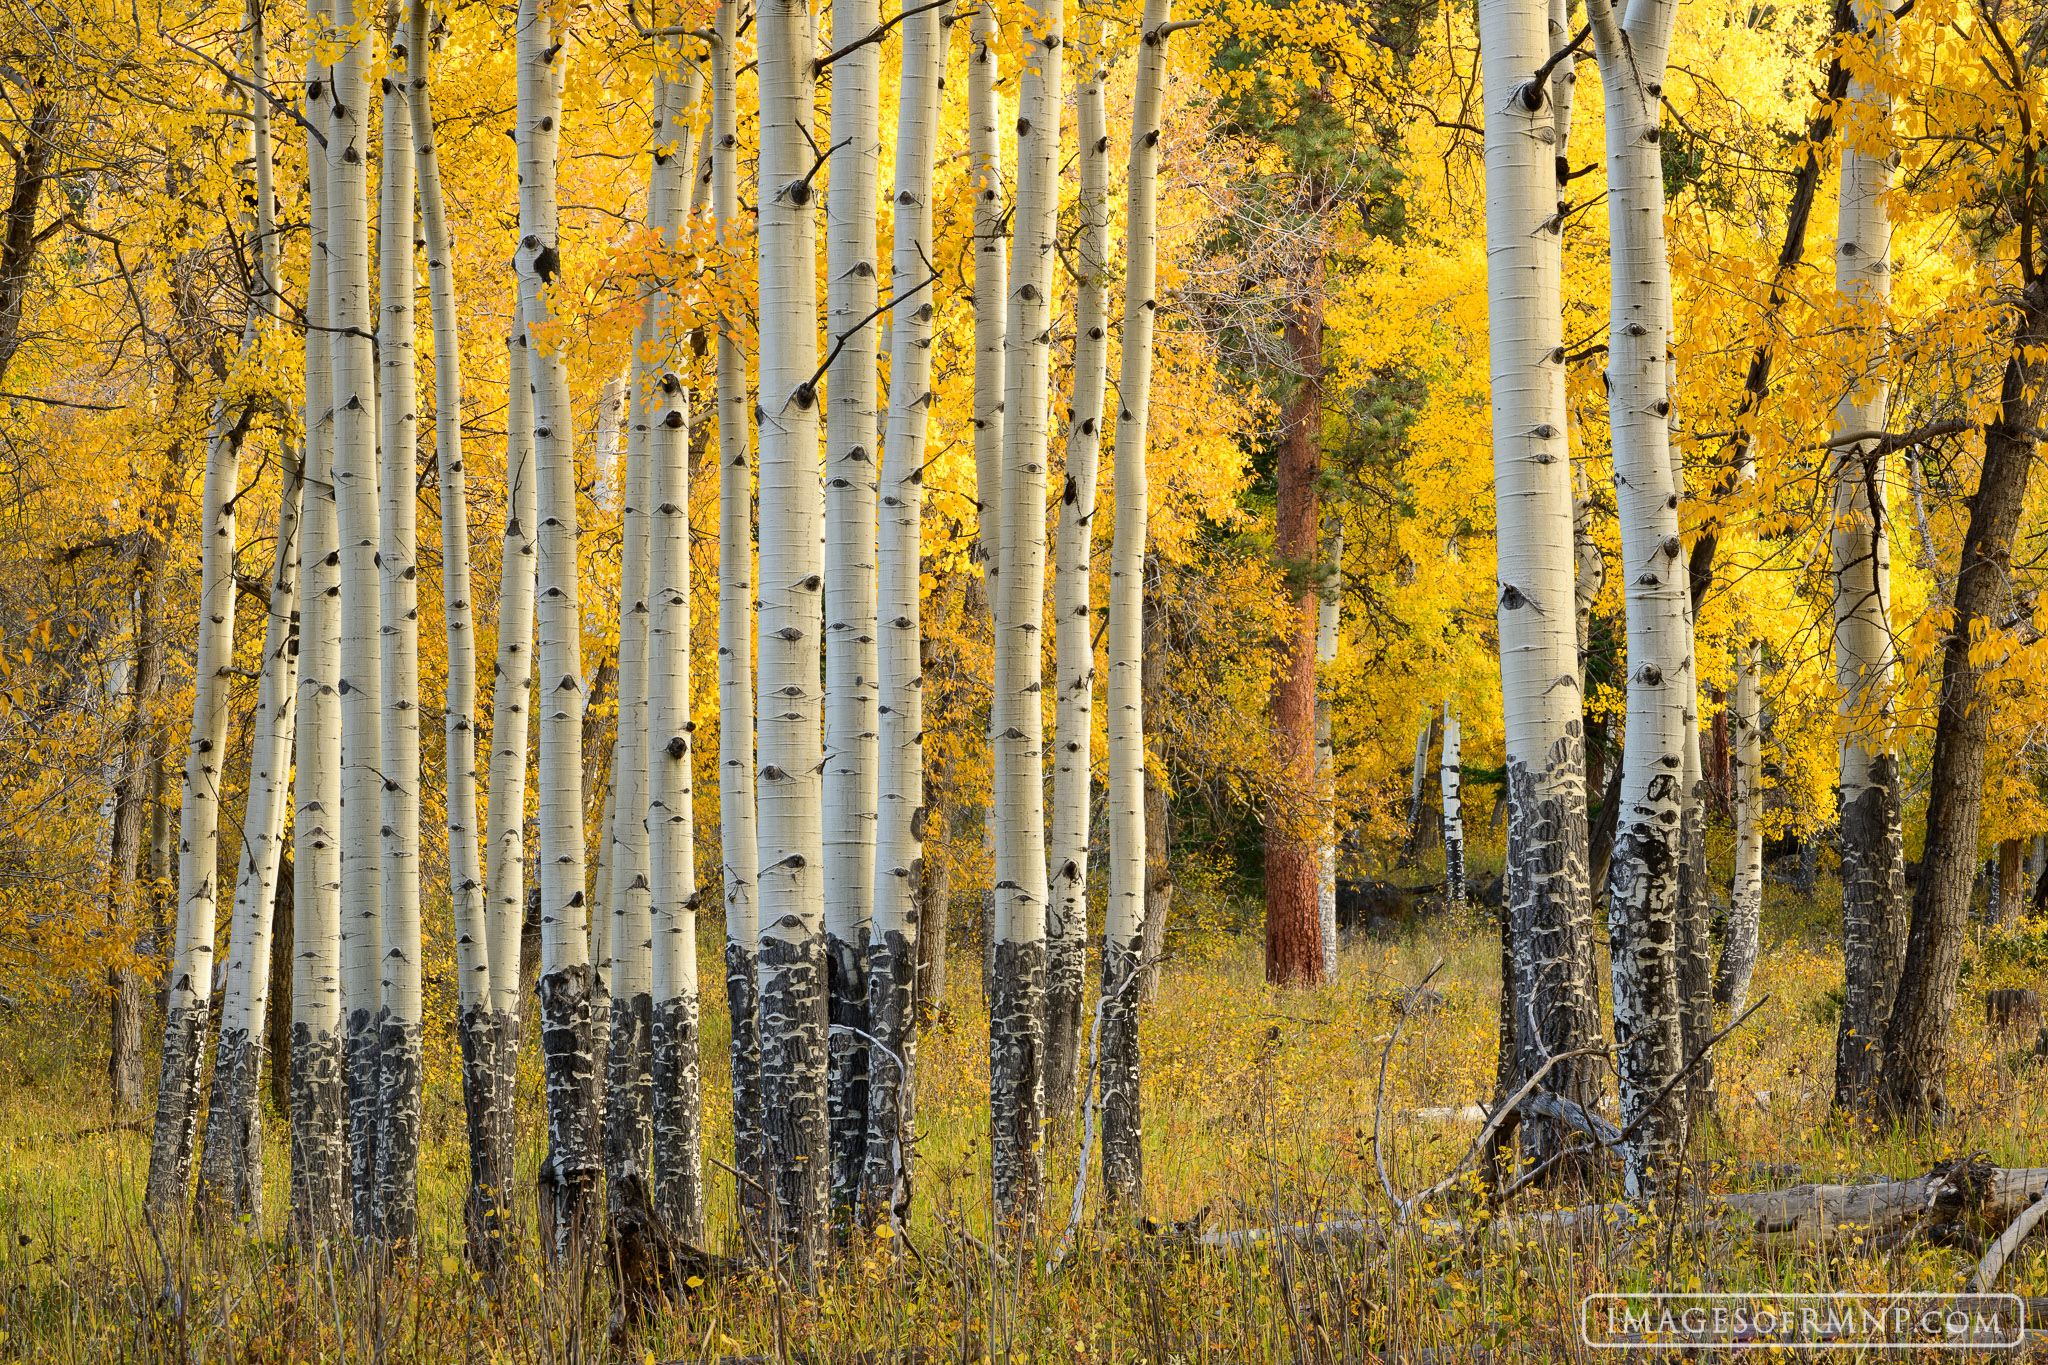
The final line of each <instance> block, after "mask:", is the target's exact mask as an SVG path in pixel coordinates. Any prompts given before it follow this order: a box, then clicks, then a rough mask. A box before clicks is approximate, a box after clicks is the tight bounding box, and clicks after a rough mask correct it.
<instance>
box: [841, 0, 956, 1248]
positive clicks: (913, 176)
mask: <svg viewBox="0 0 2048 1365" xmlns="http://www.w3.org/2000/svg"><path fill="white" fill-rule="evenodd" d="M947 24H948V21H947V20H945V19H944V18H942V17H941V16H940V15H939V14H938V13H937V12H936V11H927V12H926V13H923V14H916V15H912V16H911V17H910V18H908V19H906V20H904V22H903V78H902V84H901V86H900V87H899V90H898V95H897V104H896V192H895V195H894V196H893V198H892V200H891V202H892V203H893V204H894V206H895V252H894V258H893V260H892V261H891V263H890V290H891V294H892V296H893V297H894V298H895V299H896V300H897V302H896V306H895V317H894V320H893V325H892V328H891V331H890V338H889V342H890V356H889V417H888V426H887V429H886V431H885V433H884V436H883V441H882V481H881V488H880V501H881V524H880V531H879V535H880V539H879V542H878V545H877V558H876V565H877V575H878V577H877V582H878V593H879V598H878V610H879V615H880V628H881V645H880V649H879V650H878V657H877V665H878V668H877V675H878V682H877V684H876V688H875V691H876V700H877V707H876V711H877V720H878V723H879V730H880V734H879V743H878V745H877V753H878V756H879V759H880V765H879V771H878V774H877V777H878V798H879V799H878V801H877V809H878V816H877V821H876V826H877V827H876V831H875V870H874V900H873V904H874V924H873V931H872V933H871V935H870V938H869V945H868V978H867V984H868V1001H867V1030H868V1032H869V1034H870V1035H872V1037H873V1039H874V1042H873V1044H872V1045H871V1046H870V1048H869V1053H868V1091H867V1121H868V1130H867V1133H866V1135H865V1138H866V1140H865V1143H864V1152H863V1154H864V1160H865V1169H864V1171H863V1173H862V1187H863V1188H862V1194H861V1201H862V1203H861V1216H862V1218H863V1219H864V1220H865V1221H867V1222H872V1223H882V1222H887V1223H888V1224H889V1225H891V1226H896V1225H898V1224H900V1223H901V1222H902V1221H903V1220H905V1219H906V1218H907V1217H908V1215H909V1211H910V1190H911V1183H910V1161H911V1152H912V1145H913V1144H912V1138H913V1134H914V1124H913V1122H912V1115H913V1112H914V1101H915V1098H916V1091H915V1085H916V1063H915V1061H914V1058H915V1057H916V1055H917V1016H916V1012H915V1002H916V992H915V990H914V986H915V984H916V981H915V978H916V972H917V943H918V933H919V931H920V929H921V928H923V926H922V925H920V923H919V907H920V901H919V897H920V896H921V895H922V893H923V889H924V881H925V860H924V831H925V820H926V814H927V813H926V809H925V791H924V663H923V651H922V648H921V646H922V643H923V637H924V626H923V619H924V618H923V611H922V598H923V588H922V582H923V579H922V563H921V557H922V553H923V536H922V526H923V517H924V462H925V433H926V430H927V428H928V427H929V425H930V413H931V399H932V390H931V377H932V359H931V347H932V314H933V300H934V298H935V295H934V294H933V293H932V292H931V286H932V284H933V283H934V281H932V280H931V279H930V278H929V276H930V274H931V272H930V271H929V270H928V269H927V268H926V265H925V263H926V262H927V261H929V260H930V259H931V254H932V165H933V153H934V151H935V149H936V147H937V145H938V135H939V120H940V114H941V106H940V103H939V90H940V86H941V83H942V82H943V80H944V72H945V66H946V46H947V42H946V40H947V37H948V32H947Z"/></svg>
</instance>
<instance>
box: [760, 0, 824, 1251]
mask: <svg viewBox="0 0 2048 1365" xmlns="http://www.w3.org/2000/svg"><path fill="white" fill-rule="evenodd" d="M755 15H756V18H755V25H754V27H755V32H756V34H757V35H758V43H759V52H760V59H759V62H760V86H761V150H760V178H759V182H758V184H759V188H758V193H757V196H756V199H755V202H756V204H757V205H758V210H757V212H758V219H759V228H758V232H757V238H756V239H757V243H758V250H759V254H760V290H761V293H760V314H759V317H760V337H761V342H760V345H761V352H760V353H761V370H760V395H761V398H760V408H759V412H758V418H759V422H760V428H761V455H760V461H761V463H760V478H761V489H760V496H761V532H760V534H761V583H760V596H759V601H760V615H759V618H758V637H757V649H758V655H757V658H758V663H757V665H756V667H757V668H758V669H759V682H758V686H759V688H760V693H759V695H760V697H761V701H762V707H761V714H760V727H759V745H760V760H759V761H760V767H759V769H758V773H759V777H760V790H759V797H758V802H759V824H758V826H757V828H756V831H755V837H756V841H757V855H756V856H757V858H758V866H759V869H760V873H759V875H760V885H759V888H758V894H759V897H760V901H759V904H760V912H759V913H760V941H759V954H760V956H759V959H758V964H757V967H756V971H757V980H758V982H759V989H760V1021H761V1039H760V1047H761V1099H760V1114H761V1123H762V1135H763V1141H764V1143H765V1144H766V1149H767V1155H766V1166H767V1169H768V1181H767V1184H768V1186H769V1189H770V1190H771V1192H772V1200H771V1208H770V1209H769V1221H770V1230H771V1235H772V1236H773V1237H774V1238H775V1239H777V1240H778V1241H779V1242H780V1244H781V1245H783V1246H784V1247H786V1248H788V1249H789V1250H790V1251H791V1252H792V1253H794V1259H795V1261H796V1264H797V1267H798V1271H799V1273H800V1274H802V1275H806V1276H808V1275H810V1274H812V1273H813V1272H814V1271H816V1270H818V1269H822V1266H823V1257H824V1233H825V1211H826V1197H827V1190H828V1187H829V1178H828V1177H829V1165H830V1149H829V1147H828V1146H827V1140H828V1134H827V1128H826V1095H825V1061H826V1034H825V1004H826V995H825V970H826V968H825V962H824V928H825V926H824V915H825V888H824V883H823V878H822V872H823V856H824V830H823V826H822V815H823V812H822V809H821V800H820V788H821V786H822V784H821V782H820V779H819V772H820V769H821V767H822V765H823V762H824V753H823V745H822V739H821V735H820V731H819V723H820V719H821V716H820V712H821V709H822V708H821V705H820V701H821V698H820V696H819V680H818V656H819V651H820V647H821V644H822V642H821V641H820V640H819V638H818V637H819V635H820V633H821V630H822V625H823V622H822V618H821V612H820V608H821V605H822V602H821V594H820V591H819V590H820V588H821V587H822V586H823V578H822V574H823V570H824V554H823V550H824V544H823V537H822V535H821V531H822V529H823V528H822V525H821V518H822V515H823V503H824V490H823V488H822V487H821V486H820V479H819V471H818V403H817V392H816V390H815V389H813V387H812V384H813V382H814V379H815V376H816V373H817V368H818V343H817V330H816V325H817V316H818V307H817V279H816V276H817V270H816V258H817V246H816V225H815V222H814V220H813V217H812V210H813V204H812V199H813V182H812V180H811V179H810V173H811V169H812V166H813V162H814V158H813V156H812V153H811V142H810V138H809V128H810V123H811V106H812V89H813V85H814V81H813V77H812V68H811V61H812V46H813V43H814V41H815V39H814V37H813V30H812V20H811V9H810V3H809V0H765V3H761V4H759V5H758V6H757V8H756V10H755Z"/></svg>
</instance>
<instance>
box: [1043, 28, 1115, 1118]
mask: <svg viewBox="0 0 2048 1365" xmlns="http://www.w3.org/2000/svg"><path fill="white" fill-rule="evenodd" d="M1082 60H1083V62H1084V71H1085V75H1084V77H1083V79H1082V81H1081V84H1080V86H1079V88H1078V89H1077V90H1076V91H1075V93H1074V111H1075V115H1076V123H1077V125H1078V126H1077V130H1076V131H1077V132H1078V134H1079V142H1080V146H1079V149H1078V155H1079V158H1080V181H1081V183H1080V197H1079V202H1078V204H1077V206H1076V207H1077V211H1078V217H1079V219H1080V221H1079V223H1078V225H1077V227H1076V229H1075V234H1074V259H1075V264H1076V265H1077V266H1078V267H1079V275H1080V278H1079V281H1078V282H1077V284H1076V285H1075V290H1076V297H1075V301H1074V387H1073V392H1072V393H1071V395H1070V396H1069V401H1068V405H1067V406H1068V413H1069V415H1068V418H1067V471H1066V481H1065V484H1064V486H1063V487H1062V488H1061V490H1060V511H1059V517H1060V526H1059V534H1058V537H1057V539H1056V540H1055V542H1054V547H1053V565H1054V567H1053V647H1054V655H1055V658H1054V665H1053V678H1054V683H1055V691H1054V697H1053V706H1054V723H1055V729H1054V736H1055V740H1054V745H1053V774H1052V829H1051V833H1050V835H1049V838H1048V847H1047V854H1048V862H1047V866H1048V868H1049V870H1050V872H1051V895H1052V899H1051V901H1050V902H1049V903H1048V905H1047V908H1046V924H1045V939H1046V955H1045V1108H1046V1114H1047V1116H1048V1119H1049V1120H1050V1121H1051V1122H1052V1123H1053V1125H1054V1128H1053V1131H1054V1133H1055V1135H1057V1134H1058V1133H1060V1132H1062V1131H1065V1128H1066V1123H1067V1121H1068V1120H1070V1119H1072V1118H1074V1117H1075V1113H1074V1107H1075V1105H1076V1104H1077V1103H1078V1102H1079V1099H1080V1084H1081V1010H1082V1000H1083V997H1084V996H1085V995H1086V993H1087V990H1086V987H1087V976H1088V845H1089V831H1088V818H1089V815H1090V812H1091V798H1092V796H1093V794H1094V792H1093V787H1094V782H1093V775H1094V768H1093V766H1092V765H1093V760H1094V739H1095V636H1094V626H1095V623H1094V621H1093V620H1092V619H1091V618H1090V615H1089V606H1090V603H1089V591H1090V586H1091V584H1090V572H1091V570H1092V569H1093V567H1094V565H1093V552H1094V546H1095V485H1096V467H1097V464H1098V462H1099V461H1098V457H1099V456H1100V454H1101V448H1102V401H1103V393H1104V390H1105V389H1106V388H1107V386H1108V380H1109V260H1108V258H1109V127H1108V117H1107V115H1106V114H1105V112H1104V110H1103V98H1102V85H1103V80H1104V77H1105V74H1106V73H1105V70H1104V66H1105V64H1106V62H1107V61H1108V53H1107V52H1106V51H1105V50H1104V48H1103V25H1102V22H1101V20H1100V19H1091V20H1090V21H1089V33H1088V38H1087V41H1086V42H1085V44H1084V45H1083V52H1082Z"/></svg>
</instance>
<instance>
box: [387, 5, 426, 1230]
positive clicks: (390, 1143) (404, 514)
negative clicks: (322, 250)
mask: <svg viewBox="0 0 2048 1365" xmlns="http://www.w3.org/2000/svg"><path fill="white" fill-rule="evenodd" d="M426 3H427V0H402V3H394V5H393V7H392V9H391V11H390V13H389V17H388V19H387V21H386V22H387V23H388V24H389V25H390V29H389V33H388V42H389V48H390V62H389V74H387V75H386V76H385V78H384V147H383V155H382V156H381V158H380V159H379V163H378V170H379V172H380V173H381V176H382V180H381V189H382V194H381V196H380V199H379V213H378V219H377V297H378V320H377V364H378V368H379V372H380V376H381V382H380V384H379V386H378V395H377V396H378V408H377V413H378V418H379V421H380V431H381V448H382V454H383V464H382V470H381V478H382V485H381V492H382V507H381V508H380V511H379V516H378V521H377V528H378V544H377V554H376V567H377V600H378V605H379V615H380V616H381V617H382V627H381V641H382V646H381V648H380V649H379V651H378V667H379V669H380V670H381V671H380V674H379V681H380V683H381V688H382V701H383V705H382V706H381V707H380V709H379V720H380V723H381V725H382V727H383V728H382V731H381V735H380V745H381V747H382V755H383V767H382V772H381V774H380V777H381V783H380V785H381V786H382V788H383V804H382V812H383V826H382V831H381V832H382V848H383V852H382V858H381V863H380V866H381V869H382V872H383V878H384V886H383V917H384V945H383V946H384V952H383V957H382V960H381V964H380V966H381V970H380V975H381V984H382V990H383V1007H382V1008H381V1009H380V1010H379V1012H378V1039H377V1077H378V1079H377V1090H378V1103H377V1193H376V1210H375V1212H376V1223H377V1232H378V1235H379V1236H380V1237H382V1238H384V1239H385V1240H386V1241H389V1242H393V1243H399V1244H404V1243H409V1242H411V1241H412V1239H413V1236H414V1233H415V1231H416V1226H417V1223H418V1217H419V1215H418V1199H419V1189H418V1186H419V1155H420V1152H419V1143H420V1137H419V1126H420V1084H421V1080H422V1075H423V1073H422V1070H421V1057H420V1033H421V1027H422V1022H423V1021H422V1019H421V1013H422V1008H421V998H420V866H419V845H420V801H419V784H420V708H419V691H420V677H419V652H420V641H419V588H418V584H417V582H416V578H417V570H416V567H415V564H414V554H415V542H416V540H417V529H416V527H417V522H418V507H419V499H418V493H417V491H416V487H415V485H416V484H417V482H418V468H417V456H416V452H417V451H418V449H419V432H418V413H417V407H418V402H419V379H418V374H417V370H416V366H415V356H416V352H417V344H418V343H417V332H418V322H417V315H416V313H415V310H414V307H413V294H414V288H413V284H414V271H413V224H414V219H413V200H414V197H415V195H414V189H415V178H414V169H413V157H414V151H413V108H412V96H413V74H412V72H413V66H412V63H413V53H412V50H411V41H412V25H411V23H410V22H409V21H410V11H411V9H412V8H413V7H416V6H421V5H424V4H426ZM402 19H403V20H405V22H401V20H402Z"/></svg>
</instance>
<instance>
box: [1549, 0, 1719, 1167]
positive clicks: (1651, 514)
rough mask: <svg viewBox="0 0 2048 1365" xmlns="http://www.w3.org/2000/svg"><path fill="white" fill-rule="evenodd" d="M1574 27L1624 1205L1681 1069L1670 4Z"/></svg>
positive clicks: (1601, 12)
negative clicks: (1622, 673) (1593, 130)
mask: <svg viewBox="0 0 2048 1365" xmlns="http://www.w3.org/2000/svg"><path fill="white" fill-rule="evenodd" d="M1587 15H1588V17H1589V19H1590V21H1591V24H1592V29H1593V43H1594V50H1595V53H1596V54H1597V56H1598V59H1599V66H1600V75H1601V83H1602V87H1603V89H1604V91H1605V95H1606V114H1607V167H1608V174H1607V178H1608V186H1609V190H1608V201H1607V222H1608V235H1609V239H1610V243H1611V246H1610V257H1611V277H1612V286H1613V288H1612V299H1611V305H1610V310H1611V311H1610V317H1609V337H1608V357H1607V358H1608V366H1607V383H1608V411H1609V414H1610V422H1611V428H1612V431H1613V442H1614V472H1615V479H1614V482H1615V498H1616V507H1617V511H1618V513H1619V518H1620V522H1621V539H1622V561H1623V563H1625V564H1626V565H1628V581H1627V584H1626V592H1625V595H1624V608H1625V614H1626V617H1627V623H1628V652H1629V668H1630V672H1629V679H1628V729H1627V738H1626V741H1625V748H1624V752H1623V755H1622V788H1621V802H1622V805H1621V810H1620V815H1619V818H1618V820H1617V823H1616V827H1615V836H1614V854H1613V859H1612V862H1611V864H1610V868H1609V892H1608V938H1609V941H1610V942H1611V943H1612V944H1613V953H1612V967H1613V978H1614V1031H1615V1038H1616V1054H1617V1063H1618V1064H1617V1067H1616V1070H1617V1072H1618V1075H1619V1080H1620V1093H1621V1109H1622V1114H1623V1117H1624V1120H1625V1123H1626V1125H1627V1126H1628V1127H1629V1128H1630V1129H1631V1130H1632V1136H1631V1138H1630V1140H1629V1142H1628V1143H1626V1144H1625V1145H1624V1149H1623V1154H1622V1155H1623V1174H1624V1183H1625V1185H1626V1187H1627V1190H1628V1193H1629V1195H1630V1197H1632V1198H1641V1197H1645V1196H1647V1195H1649V1194H1650V1193H1652V1192H1653V1191H1654V1190H1655V1189H1656V1188H1657V1187H1658V1181H1660V1180H1661V1179H1662V1178H1663V1177H1665V1176H1666V1175H1668V1174H1670V1173H1671V1172H1672V1170H1673V1168H1674V1166H1675V1164H1676V1161H1677V1158H1678V1154H1679V1152H1680V1151H1681V1150H1682V1148H1683V1146H1684V1139H1685V1115H1684V1113H1683V1110H1682V1108H1681V1106H1680V1105H1678V1104H1677V1103H1676V1101H1675V1100H1674V1099H1673V1098H1671V1097H1670V1096H1669V1095H1666V1097H1665V1098H1664V1099H1662V1100H1659V1099H1658V1096H1659V1095H1660V1094H1664V1092H1665V1088H1666V1083H1667V1082H1669V1081H1670V1080H1671V1079H1672V1078H1673V1077H1675V1076H1677V1075H1678V1073H1679V1068H1680V1066H1681V1065H1682V1051H1683V1026H1682V1017H1681V1001H1680V995H1679V992H1680V984H1681V983H1680V982H1679V979H1678V965H1679V964H1678V961H1677V953H1676V952H1675V945H1676V944H1677V941H1678V935H1679V932H1680V927H1681V926H1680V924H1679V912H1680V906H1679V903H1678V900H1679V885H1678V877H1677V867H1678V863H1679V860H1680V859H1681V858H1682V857H1683V856H1684V849H1683V847H1682V843H1681V838H1680V828H1681V823H1682V819H1683V808H1684V804H1685V793H1684V791H1683V786H1684V782H1683V774H1684V762H1685V760H1684V750H1685V733H1684V731H1685V717H1686V715H1687V712H1688V710H1689V707H1688V706H1687V705H1686V698H1685V696H1684V695H1683V692H1684V690H1685V684H1686V683H1687V681H1688V680H1689V678H1690V665H1689V659H1690V657H1691V649H1692V639H1691V629H1690V624H1691V620H1690V598H1689V593H1690V588H1689V583H1688V581H1687V578H1686V574H1685V564H1684V561H1683V559H1682V557H1681V551H1682V550H1683V545H1682V543H1681V542H1680V540H1679V537H1678V499H1679V490H1678V488H1677V487H1676V485H1675V483H1674V481H1673V478H1672V461H1671V451H1670V429H1669V427H1668V426H1667V424H1666V417H1667V416H1668V414H1669V412H1670V408H1671V400H1670V393H1669V386H1670V379H1669V374H1668V371H1667V368H1666V351H1667V346H1668V330H1669V319H1670V305H1669V297H1670V290H1671V271H1670V262H1669V260H1668V258H1667V256H1666V253H1665V243H1664V179H1663V168H1662V163H1661V162H1660V160H1659V151H1658V124H1659V120H1660V117H1661V111H1662V105H1661V96H1662V92H1663V83H1664V67H1665V59H1666V55H1667V53H1668V51H1669V46H1670V40H1671V28H1672V24H1673V22H1674V20H1675V18H1676V15H1677V6H1676V5H1675V4H1672V3H1669V0H1638V3H1636V4H1634V5H1632V6H1631V7H1630V9H1629V11H1628V13H1627V15H1626V16H1625V17H1623V16H1619V15H1617V14H1616V13H1615V11H1614V9H1613V8H1612V5H1611V4H1610V0H1588V4H1587ZM1558 691H1559V692H1562V691H1563V689H1562V688H1559V689H1558Z"/></svg>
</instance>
